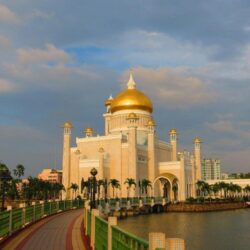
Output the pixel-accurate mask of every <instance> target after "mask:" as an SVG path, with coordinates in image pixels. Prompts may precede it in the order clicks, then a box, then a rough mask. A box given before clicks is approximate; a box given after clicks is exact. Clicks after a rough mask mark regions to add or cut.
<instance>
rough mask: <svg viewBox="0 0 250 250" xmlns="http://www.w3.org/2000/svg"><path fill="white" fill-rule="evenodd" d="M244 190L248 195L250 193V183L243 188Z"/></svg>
mask: <svg viewBox="0 0 250 250" xmlns="http://www.w3.org/2000/svg"><path fill="white" fill-rule="evenodd" d="M243 190H244V192H245V194H246V196H248V195H249V193H250V186H249V185H247V186H245V187H244V188H243Z"/></svg>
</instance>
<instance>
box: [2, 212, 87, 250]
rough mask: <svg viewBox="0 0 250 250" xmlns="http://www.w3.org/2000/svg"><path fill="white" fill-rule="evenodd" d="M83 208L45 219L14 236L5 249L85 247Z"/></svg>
mask: <svg viewBox="0 0 250 250" xmlns="http://www.w3.org/2000/svg"><path fill="white" fill-rule="evenodd" d="M82 221H83V210H82V209H77V210H71V211H68V212H64V213H60V214H57V215H54V216H51V217H48V218H46V219H43V220H41V221H39V222H37V223H35V224H34V225H32V226H30V227H28V228H27V229H24V230H23V231H21V232H20V233H18V234H17V235H16V236H14V237H12V238H11V239H10V241H9V242H7V244H6V245H5V246H4V247H3V249H5V250H12V249H15V250H21V249H22V250H43V249H44V250H45V249H46V250H52V249H53V250H72V249H74V250H75V249H85V246H84V242H83V236H82Z"/></svg>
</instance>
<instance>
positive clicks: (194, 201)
mask: <svg viewBox="0 0 250 250" xmlns="http://www.w3.org/2000/svg"><path fill="white" fill-rule="evenodd" d="M196 201H197V199H195V198H194V197H188V198H187V199H186V202H187V203H196Z"/></svg>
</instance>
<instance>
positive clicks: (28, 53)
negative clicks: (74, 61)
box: [17, 44, 70, 63]
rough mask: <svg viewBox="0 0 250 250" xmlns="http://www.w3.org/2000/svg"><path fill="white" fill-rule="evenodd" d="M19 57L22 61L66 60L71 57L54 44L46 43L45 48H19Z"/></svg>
mask: <svg viewBox="0 0 250 250" xmlns="http://www.w3.org/2000/svg"><path fill="white" fill-rule="evenodd" d="M17 58H18V61H19V62H21V63H42V62H65V61H67V60H68V59H69V58H70V57H69V55H68V54H67V53H66V52H65V51H64V50H61V49H58V48H56V47H55V46H54V45H53V44H46V48H45V49H33V48H27V49H23V48H21V49H17Z"/></svg>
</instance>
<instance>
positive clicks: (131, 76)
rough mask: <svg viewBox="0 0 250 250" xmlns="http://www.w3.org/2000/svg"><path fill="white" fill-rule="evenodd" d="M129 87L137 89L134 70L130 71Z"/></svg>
mask: <svg viewBox="0 0 250 250" xmlns="http://www.w3.org/2000/svg"><path fill="white" fill-rule="evenodd" d="M127 86H128V89H135V87H136V83H135V81H134V78H133V72H132V69H130V74H129V80H128V83H127Z"/></svg>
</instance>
